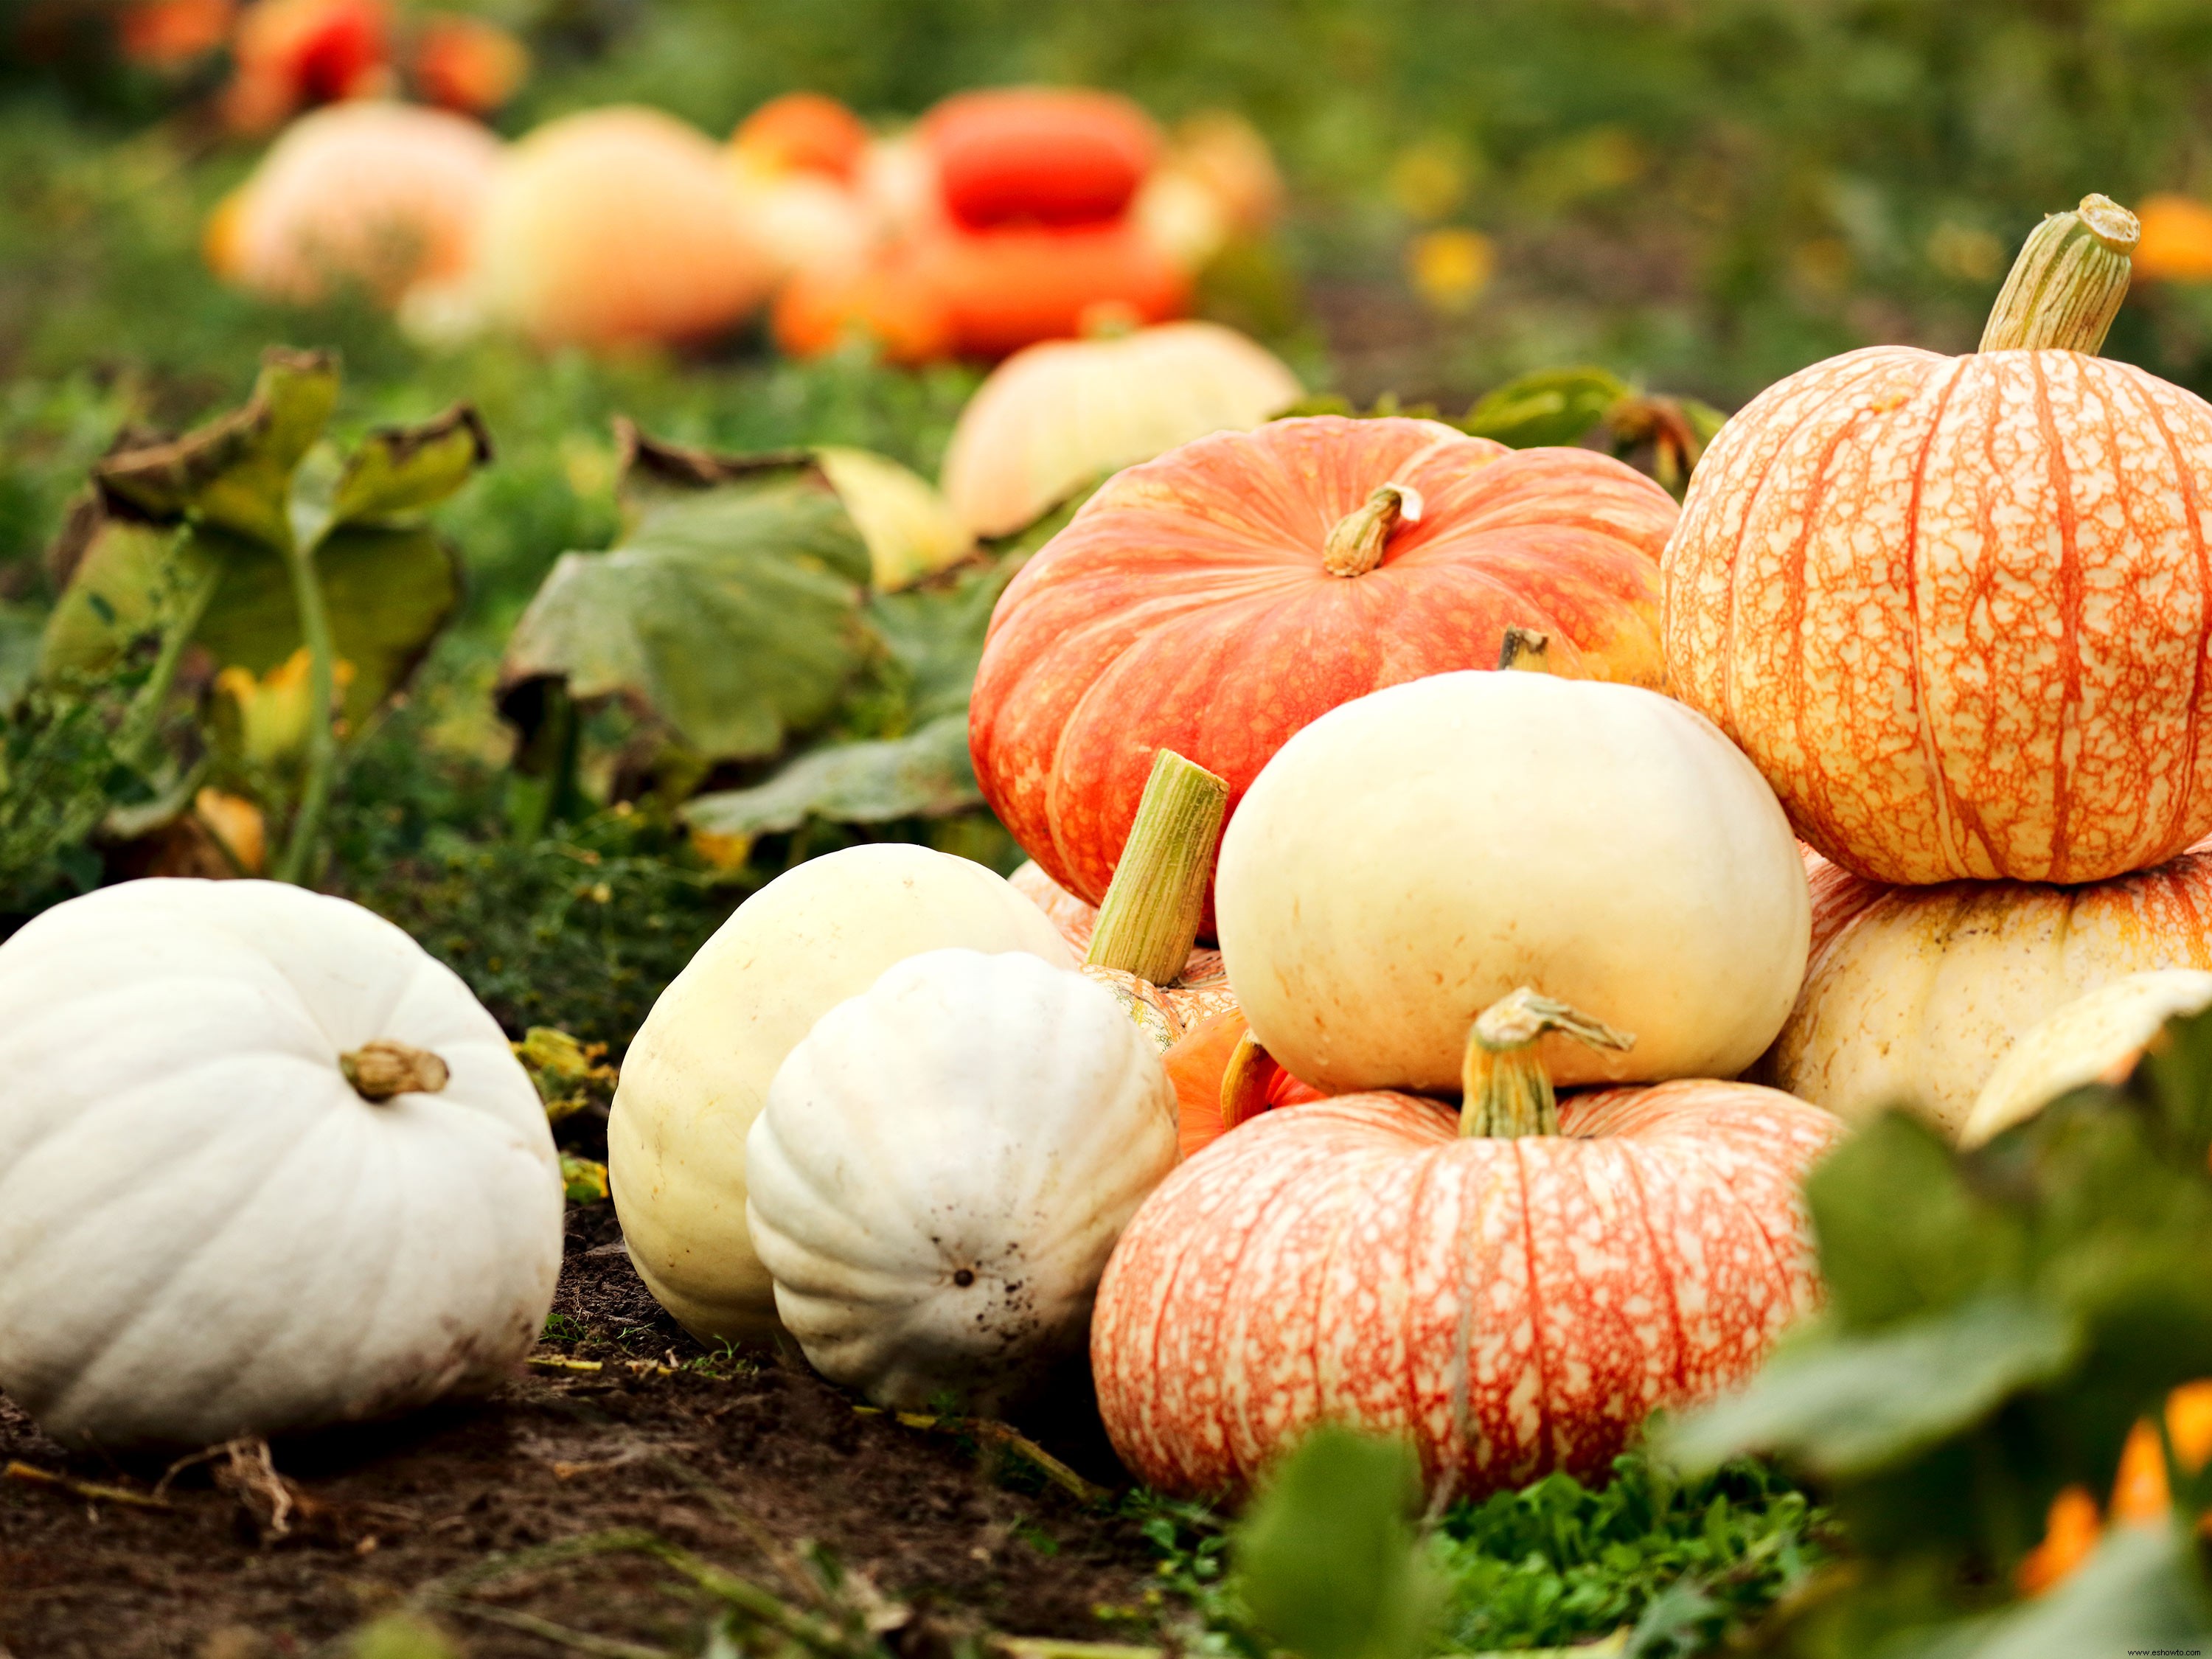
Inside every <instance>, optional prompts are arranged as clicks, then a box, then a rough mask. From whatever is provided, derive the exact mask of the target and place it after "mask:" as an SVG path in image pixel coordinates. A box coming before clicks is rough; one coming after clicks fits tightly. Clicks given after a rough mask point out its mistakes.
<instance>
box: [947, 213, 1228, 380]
mask: <svg viewBox="0 0 2212 1659" xmlns="http://www.w3.org/2000/svg"><path fill="white" fill-rule="evenodd" d="M906 258H908V261H909V262H910V263H909V264H908V267H907V270H908V280H909V281H911V282H913V283H915V284H916V285H918V286H919V287H921V289H925V290H927V292H928V293H929V294H930V295H932V296H933V299H934V300H935V301H937V302H938V303H939V304H941V305H942V306H943V307H945V314H946V316H947V317H949V318H950V319H951V328H952V339H953V343H954V346H955V348H956V349H957V350H958V351H959V352H960V353H961V354H962V355H963V356H969V357H1003V356H1006V354H1007V353H1008V352H1011V351H1018V350H1020V349H1022V348H1023V347H1024V346H1025V345H1034V344H1036V343H1037V342H1038V341H1039V340H1062V339H1072V338H1073V337H1076V336H1077V335H1079V334H1081V333H1083V332H1084V331H1085V329H1086V328H1087V327H1088V326H1089V325H1091V323H1092V322H1093V321H1095V320H1097V319H1100V318H1103V317H1107V316H1114V317H1118V318H1121V319H1126V320H1128V321H1132V322H1138V323H1160V322H1165V321H1167V320H1168V319H1170V318H1173V317H1180V316H1181V315H1182V313H1183V311H1184V310H1185V308H1186V307H1187V306H1188V302H1189V299H1190V282H1189V278H1188V276H1187V274H1186V273H1185V272H1184V271H1183V270H1182V268H1181V267H1180V266H1178V265H1177V264H1176V263H1175V262H1174V261H1173V260H1172V259H1170V258H1169V257H1168V256H1167V255H1166V254H1165V253H1164V252H1162V251H1161V250H1160V248H1159V246H1158V245H1157V244H1156V243H1154V242H1153V240H1152V239H1151V238H1150V237H1148V236H1146V234H1144V233H1143V232H1142V231H1141V230H1140V229H1139V228H1138V227H1137V226H1136V225H1135V224H1134V223H1133V222H1130V221H1128V220H1126V219H1123V220H1116V221H1115V222H1112V223H1110V224H1103V225H1079V226H1076V227H1073V228H1065V229H1052V228H1036V227H1030V226H1019V227H1009V228H1005V229H1000V230H974V231H968V230H961V229H958V228H953V227H947V228H945V229H943V230H940V231H939V232H938V233H937V234H933V235H929V236H925V237H923V238H922V239H921V240H919V241H917V242H916V243H915V245H914V246H913V248H912V249H911V250H910V252H908V254H907V256H906Z"/></svg>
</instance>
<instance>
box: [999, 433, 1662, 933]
mask: <svg viewBox="0 0 2212 1659" xmlns="http://www.w3.org/2000/svg"><path fill="white" fill-rule="evenodd" d="M1385 484H1402V485H1406V486H1408V487H1409V489H1411V491H1413V492H1414V493H1415V494H1417V495H1418V496H1419V503H1420V517H1419V521H1418V522H1413V521H1410V520H1408V519H1407V517H1405V516H1404V511H1405V509H1404V507H1403V505H1401V506H1400V507H1395V508H1390V509H1389V510H1388V511H1382V510H1379V509H1378V508H1377V507H1376V502H1375V498H1376V495H1377V492H1378V487H1379V486H1383V485H1385ZM1406 499H1407V500H1409V499H1410V498H1406ZM1347 521H1350V532H1352V533H1350V534H1349V535H1348V536H1340V537H1339V541H1340V545H1344V546H1346V547H1350V546H1352V544H1357V551H1356V553H1348V554H1346V555H1345V556H1340V557H1339V558H1338V559H1337V562H1338V564H1339V565H1340V567H1341V568H1346V569H1347V570H1350V569H1352V568H1358V566H1359V565H1360V564H1361V563H1362V562H1363V559H1364V558H1366V557H1370V556H1374V555H1375V553H1376V543H1377V542H1378V541H1379V558H1378V559H1376V562H1374V563H1373V564H1372V566H1371V568H1365V569H1364V572H1363V573H1362V574H1341V575H1340V574H1334V573H1333V572H1332V570H1331V569H1330V568H1329V566H1328V562H1327V561H1328V559H1329V558H1330V553H1329V546H1330V542H1331V538H1332V534H1333V533H1334V532H1338V530H1339V527H1340V526H1346V524H1347ZM1673 525H1674V502H1673V501H1672V500H1670V499H1669V498H1668V495H1667V494H1666V492H1665V491H1664V490H1662V489H1660V488H1659V487H1658V486H1657V485H1656V484H1655V483H1652V482H1651V481H1650V479H1648V478H1646V477H1643V476H1642V475H1641V474H1640V473H1638V472H1635V471H1632V470H1631V469H1630V468H1628V467H1626V466H1624V465H1621V464H1620V462H1618V461H1614V460H1612V459H1608V458H1607V457H1605V456H1601V455H1598V454H1595V453H1593V452H1591V451H1589V450H1583V449H1524V450H1518V451H1515V450H1509V449H1507V448H1505V447H1504V446H1502V445H1499V444H1495V443H1492V442H1490V441H1488V440H1486V439H1480V438H1470V437H1468V436H1467V435H1464V434H1463V433H1461V432H1458V431H1455V430H1454V429H1453V428H1450V427H1447V426H1443V425H1441V424H1439V423H1437V422H1432V421H1409V420H1395V419H1394V420H1371V421H1355V420H1346V419H1342V418H1340V417H1338V416H1320V417H1316V418H1312V419H1305V420H1290V421H1277V422H1273V423H1271V424H1269V425H1267V426H1263V427H1261V428H1259V430H1257V431H1256V432H1252V433H1249V434H1248V433H1220V434H1217V435H1213V436H1212V437H1206V438H1201V439H1199V440H1198V441H1195V442H1194V443H1189V444H1186V445H1184V446H1183V447H1182V448H1180V449H1176V450H1173V451H1170V453H1167V454H1165V455H1163V456H1162V457H1160V458H1159V459H1158V460H1155V461H1150V462H1147V463H1146V464H1145V465H1140V466H1133V467H1131V468H1129V469H1127V471H1123V472H1121V473H1119V474H1117V475H1116V476H1115V477H1114V478H1113V479H1112V480H1110V481H1109V483H1107V484H1106V486H1105V487H1104V488H1103V489H1101V490H1100V491H1099V492H1098V494H1097V495H1094V496H1093V497H1091V500H1090V501H1087V502H1086V503H1085V505H1084V507H1082V509H1081V510H1080V511H1079V513H1077V514H1076V516H1075V518H1074V520H1073V522H1072V523H1070V524H1069V526H1067V528H1066V529H1065V530H1063V531H1062V532H1060V534H1059V535H1058V536H1056V537H1054V538H1053V540H1052V541H1051V542H1050V543H1048V544H1047V545H1046V547H1045V549H1044V550H1043V551H1042V552H1041V553H1040V554H1038V555H1037V556H1036V558H1034V559H1032V560H1031V561H1030V563H1029V564H1028V566H1027V567H1026V568H1024V570H1023V571H1022V573H1021V574H1020V575H1018V577H1016V578H1015V579H1014V581H1013V582H1012V585H1011V586H1009V587H1008V588H1007V590H1006V593H1005V595H1004V596H1003V597H1002V598H1001V599H1000V601H999V607H998V611H997V612H996V613H995V614H994V616H993V617H992V619H991V629H990V634H989V635H988V638H987V642H986V644H985V647H984V652H983V660H982V666H981V670H980V671H979V672H978V674H977V676H976V681H975V698H974V702H973V703H972V704H971V712H970V716H969V739H970V744H971V747H972V749H973V750H974V756H975V775H976V776H977V778H978V779H979V780H980V781H981V784H982V788H983V793H984V796H985V798H986V799H987V800H988V801H989V802H990V804H991V807H992V810H993V811H995V812H997V813H998V815H999V817H1000V820H1001V821H1002V822H1003V823H1005V824H1006V827H1007V828H1008V829H1011V830H1012V832H1013V834H1014V836H1015V839H1017V840H1018V841H1019V842H1021V844H1022V846H1023V847H1024V848H1026V849H1027V851H1028V852H1029V854H1030V857H1031V858H1033V859H1035V860H1036V861H1037V862H1038V863H1039V864H1040V865H1042V866H1044V868H1045V870H1046V871H1047V872H1048V873H1049V874H1050V875H1051V876H1052V877H1053V878H1054V879H1055V880H1056V881H1058V882H1059V883H1060V885H1061V886H1063V887H1065V888H1066V889H1067V890H1069V891H1071V892H1073V893H1074V894H1076V895H1077V896H1079V897H1081V898H1083V899H1085V900H1087V901H1089V902H1093V903H1095V902H1097V900H1098V899H1099V898H1100V897H1102V896H1103V895H1104V893H1105V891H1106V887H1107V884H1108V883H1109V881H1110V880H1111V879H1112V877H1113V872H1114V860H1115V858H1116V856H1117V855H1118V854H1119V853H1120V850H1121V843H1122V842H1123V841H1124V840H1125V839H1126V838H1127V835H1128V832H1129V825H1130V823H1132V821H1133V819H1134V817H1135V816H1136V811H1137V800H1138V798H1139V795H1140V794H1141V793H1143V790H1144V787H1145V781H1146V777H1147V775H1149V773H1150V771H1151V768H1152V756H1153V754H1154V753H1155V752H1156V751H1157V750H1159V749H1161V748H1169V749H1172V750H1176V752H1177V753H1178V754H1182V755H1186V756H1188V757H1190V758H1191V759H1192V760H1194V761H1195V762H1197V763H1199V764H1200V765H1201V766H1203V767H1205V768H1206V769H1208V770H1209V771H1212V772H1216V773H1218V774H1219V775H1221V776H1223V777H1225V778H1226V779H1227V780H1228V781H1229V784H1230V789H1231V796H1230V811H1231V813H1232V814H1233V813H1234V812H1235V811H1236V802H1237V799H1240V798H1241V797H1242V796H1243V793H1244V791H1245V789H1246V788H1247V787H1249V785H1250V783H1251V781H1252V780H1253V778H1254V777H1255V776H1256V775H1258V773H1259V770H1260V768H1261V766H1263V765H1264V764H1266V763H1267V759H1268V757H1270V756H1272V755H1273V753H1274V752H1275V750H1278V749H1279V748H1280V747H1281V746H1282V744H1284V743H1285V741H1286V740H1287V739H1288V738H1290V737H1291V734H1292V733H1293V732H1297V731H1298V730H1299V729H1300V728H1301V727H1302V726H1305V725H1307V724H1308V723H1309V722H1310V721H1311V720H1315V719H1316V718H1317V717H1319V716H1320V715H1322V714H1326V713H1327V712H1328V710H1329V709H1331V708H1335V707H1336V706H1337V705H1338V704H1340V703H1343V702H1350V701H1351V700H1352V698H1354V697H1358V696H1365V695H1366V694H1367V693H1368V692H1370V691H1373V690H1378V689H1380V688H1381V687H1383V686H1386V685H1395V684H1398V683H1399V682H1401V681H1403V680H1411V679H1418V678H1421V677H1422V676H1424V675H1428V674H1438V673H1443V672H1445V671H1449V670H1453V669H1461V668H1491V667H1494V666H1496V665H1497V663H1498V652H1499V648H1500V646H1501V643H1502V641H1503V639H1504V633H1505V630H1506V629H1508V628H1509V627H1514V626H1518V627H1522V628H1528V629H1535V630H1538V631H1540V632H1541V633H1543V634H1544V635H1547V637H1548V639H1549V641H1550V650H1549V657H1550V665H1551V667H1552V668H1553V670H1554V671H1557V672H1559V673H1564V674H1569V675H1574V676H1578V677H1581V678H1591V679H1609V680H1620V681H1625V682H1626V683H1628V684H1636V685H1643V686H1646V687H1656V685H1657V684H1658V682H1659V675H1660V669H1659V656H1658V641H1657V633H1656V623H1657V613H1656V605H1657V599H1658V590H1657V576H1658V568H1657V564H1656V558H1657V554H1658V551H1659V549H1660V547H1661V545H1662V544H1663V543H1664V542H1665V540H1666V538H1667V532H1668V530H1669V529H1670V528H1672V526H1673ZM1363 526H1364V530H1363ZM1207 916H1208V919H1207V921H1206V932H1207V933H1208V934H1209V935H1210V933H1211V932H1212V911H1211V908H1210V902H1209V908H1208V912H1207Z"/></svg>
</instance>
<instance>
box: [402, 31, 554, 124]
mask: <svg viewBox="0 0 2212 1659" xmlns="http://www.w3.org/2000/svg"><path fill="white" fill-rule="evenodd" d="M407 68H408V74H409V76H410V78H411V79H412V80H413V82H414V83H415V89H416V92H418V93H419V94H421V95H422V98H423V99H424V100H426V101H428V102H429V103H433V104H437V105H440V106H442V107H444V108H446V109H451V110H459V111H460V112H462V113H464V114H467V115H489V114H490V113H491V112H493V111H494V110H495V109H498V108H499V107H500V106H501V105H502V104H505V103H506V102H507V100H509V99H510V98H512V97H513V96H514V94H516V93H517V92H519V91H520V90H521V88H522V83H523V82H525V81H527V80H528V79H529V78H530V48H529V47H527V46H524V45H523V44H522V42H521V41H520V40H518V39H517V38H516V37H515V36H513V34H510V33H507V30H505V29H503V28H501V27H500V26H499V25H498V24H496V23H493V22H489V21H486V20H485V19H483V18H481V17H468V16H464V15H460V14H459V13H457V12H434V13H432V14H431V15H429V16H428V17H426V18H424V19H423V20H422V25H421V27H418V28H417V29H416V31H415V39H414V43H413V47H412V51H411V53H410V59H409V62H408V66H407Z"/></svg>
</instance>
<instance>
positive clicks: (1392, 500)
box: [1321, 483, 1422, 576]
mask: <svg viewBox="0 0 2212 1659" xmlns="http://www.w3.org/2000/svg"><path fill="white" fill-rule="evenodd" d="M1421 511H1422V507H1421V492H1420V491H1419V490H1418V489H1414V488H1413V486H1412V485H1411V484H1401V483H1386V484H1377V485H1376V487H1375V491H1374V493H1373V494H1372V495H1370V496H1368V498H1367V505H1366V506H1364V507H1359V508H1358V509H1356V510H1355V511H1353V512H1350V513H1346V514H1345V515H1344V516H1343V517H1342V518H1340V519H1339V520H1337V521H1336V527H1335V528H1334V529H1333V530H1331V531H1330V532H1328V544H1327V545H1326V546H1324V547H1323V548H1322V553H1321V563H1322V569H1324V570H1326V571H1328V573H1329V574H1330V575H1332V576H1364V575H1365V574H1367V573H1368V572H1369V571H1370V570H1372V569H1374V568H1375V567H1376V565H1378V564H1380V563H1382V562H1383V548H1384V547H1385V546H1387V545H1388V544H1389V540H1390V534H1391V532H1393V531H1395V530H1396V529H1397V527H1398V526H1400V525H1401V524H1419V522H1420V521H1421Z"/></svg>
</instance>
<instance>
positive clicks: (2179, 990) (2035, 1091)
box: [1959, 968, 2212, 1146]
mask: <svg viewBox="0 0 2212 1659" xmlns="http://www.w3.org/2000/svg"><path fill="white" fill-rule="evenodd" d="M2207 1006H2212V974H2208V973H2205V972H2203V970H2201V969H2194V968H2166V969H2153V970H2152V971H2150V972H2148V973H2144V974H2129V975H2125V976H2124V977H2123V978H2120V979H2116V980H2114V981H2112V983H2111V984H2109V985H2100V986H2099V987H2097V988H2096V989H2095V990H2093V991H2091V992H2089V993H2088V994H2087V995H2085V996H2079V997H2076V998H2075V999H2074V1000H2073V1001H2071V1002H2069V1003H2068V1004H2066V1005H2065V1006H2063V1007H2062V1008H2060V1009H2059V1010H2058V1011H2057V1012H2056V1013H2054V1014H2052V1015H2051V1016H2050V1017H2049V1018H2046V1019H2045V1020H2044V1021H2043V1022H2042V1023H2041V1024H2038V1025H2035V1026H2033V1027H2031V1028H2030V1029H2029V1030H2027V1031H2026V1032H2025V1033H2023V1034H2022V1035H2021V1038H2020V1040H2019V1041H2018V1042H2015V1043H2014V1044H2013V1045H2012V1047H2011V1048H2008V1049H2007V1050H2006V1051H2005V1057H2004V1058H2003V1059H2002V1060H1999V1061H1998V1062H1997V1064H1996V1070H1994V1071H1992V1072H1991V1073H1990V1080H1989V1081H1988V1082H1987V1083H1984V1085H1982V1091H1981V1093H1980V1094H1978V1095H1977V1096H1975V1097H1974V1105H1973V1109H1972V1111H1970V1112H1969V1113H1967V1115H1966V1127H1965V1129H1964V1130H1963V1131H1961V1132H1960V1136H1959V1144H1960V1146H1980V1145H1981V1144H1982V1143H1983V1142H1984V1141H1985V1140H1989V1139H1992V1138H1994V1137H1995V1136H1997V1135H1999V1134H2002V1133H2004V1131H2006V1130H2007V1129H2009V1128H2011V1127H2012V1126H2013V1125H2014V1124H2015V1123H2025V1122H2026V1121H2027V1120H2028V1119H2029V1118H2032V1117H2033V1116H2034V1115H2036V1114H2037V1113H2038V1112H2039V1111H2041V1110H2042V1109H2044V1107H2045V1106H2046V1105H2048V1104H2049V1103H2051V1102H2052V1101H2054V1100H2056V1099H2057V1097H2059V1096H2061V1095H2063V1094H2064V1093H2065V1092H2066V1091H2068V1090H2069V1089H2078V1088H2080V1087H2081V1085H2083V1084H2085V1083H2118V1082H2121V1081H2123V1080H2124V1079H2125V1078H2126V1077H2127V1075H2128V1073H2130V1072H2131V1071H2133V1070H2134V1069H2135V1065H2136V1061H2137V1060H2141V1059H2142V1052H2143V1049H2144V1048H2145V1047H2146V1046H2148V1043H2149V1042H2150V1040H2151V1039H2152V1038H2153V1037H2154V1036H2157V1035H2158V1033H2159V1030H2160V1028H2161V1027H2162V1026H2164V1025H2165V1024H2166V1021H2167V1020H2169V1019H2171V1018H2172V1017H2173V1016H2174V1015H2176V1014H2193V1013H2197V1012H2200V1011H2201V1010H2203V1008H2205V1007H2207Z"/></svg>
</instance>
